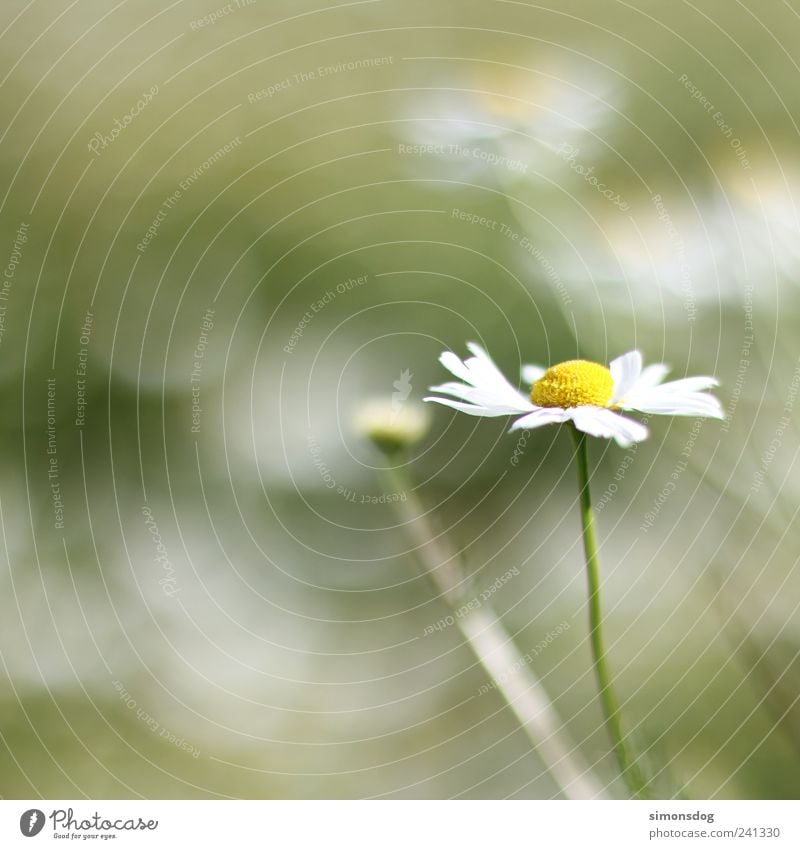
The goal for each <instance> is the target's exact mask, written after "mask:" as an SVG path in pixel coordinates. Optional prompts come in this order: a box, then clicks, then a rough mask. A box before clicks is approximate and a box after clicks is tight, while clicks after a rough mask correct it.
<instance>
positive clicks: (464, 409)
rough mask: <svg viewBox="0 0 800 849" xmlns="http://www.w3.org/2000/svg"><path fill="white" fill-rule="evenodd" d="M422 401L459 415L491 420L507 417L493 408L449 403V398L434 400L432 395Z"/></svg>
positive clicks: (459, 402) (504, 413)
mask: <svg viewBox="0 0 800 849" xmlns="http://www.w3.org/2000/svg"><path fill="white" fill-rule="evenodd" d="M422 400H423V401H435V402H436V403H437V404H442V405H443V406H445V407H452V408H453V409H454V410H458V411H459V412H461V413H466V414H467V415H469V416H486V417H488V418H491V417H492V416H507V415H509V413H507V412H506V411H505V410H498V409H497V408H495V407H476V406H475V405H474V404H465V403H464V402H462V401H451V400H450V399H449V398H434V397H433V396H432V395H431V396H429V397H427V398H423V399H422Z"/></svg>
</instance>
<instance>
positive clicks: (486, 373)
mask: <svg viewBox="0 0 800 849" xmlns="http://www.w3.org/2000/svg"><path fill="white" fill-rule="evenodd" d="M467 348H469V350H470V351H471V352H472V353H473V354H474V356H473V357H469V358H468V359H466V360H464V365H465V366H466V367H467V368H468V369H469V372H470V377H471V379H470V382H471V383H472V385H473V386H477V387H479V388H481V389H487V390H491V391H492V392H494V393H496V394H497V395H498V396H503V397H505V399H506V401H508V402H516V401H518V400H519V398H520V397H522V398H524V397H525V396H524V395H521V394H520V391H519V390H518V389H517V388H516V387H514V386H512V385H511V384H510V383H509V382H508V380H506V376H505V375H504V374H503V372H501V371H500V369H499V368H498V367H497V366H496V365H495V364H494V361H493V360H492V358H491V357H490V356H489V355H488V354H487V353H486V351H484V350H483V348H481V346H480V345H478V344H476V343H475V342H467ZM526 400H527V399H526Z"/></svg>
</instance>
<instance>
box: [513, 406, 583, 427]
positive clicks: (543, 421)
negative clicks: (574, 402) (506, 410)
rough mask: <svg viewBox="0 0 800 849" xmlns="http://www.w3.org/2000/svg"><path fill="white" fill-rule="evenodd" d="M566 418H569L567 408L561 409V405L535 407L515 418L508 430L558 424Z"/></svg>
mask: <svg viewBox="0 0 800 849" xmlns="http://www.w3.org/2000/svg"><path fill="white" fill-rule="evenodd" d="M567 419H569V410H562V409H561V407H537V408H536V409H535V410H534V411H533V412H532V413H528V415H527V416H522V418H520V419H517V420H516V421H515V422H514V424H512V425H511V427H510V428H509V430H533V428H535V427H541V426H542V425H548V424H558V423H560V422H565V421H567Z"/></svg>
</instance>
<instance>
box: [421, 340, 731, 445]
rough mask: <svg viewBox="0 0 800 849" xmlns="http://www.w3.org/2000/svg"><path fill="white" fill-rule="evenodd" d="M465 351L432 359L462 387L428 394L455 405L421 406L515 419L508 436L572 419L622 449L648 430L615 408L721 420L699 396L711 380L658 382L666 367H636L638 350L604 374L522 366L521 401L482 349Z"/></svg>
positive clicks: (568, 365)
mask: <svg viewBox="0 0 800 849" xmlns="http://www.w3.org/2000/svg"><path fill="white" fill-rule="evenodd" d="M467 347H468V348H469V350H470V351H471V352H472V354H473V356H472V357H469V358H468V359H466V360H464V361H463V362H462V361H461V360H460V359H459V358H458V357H457V356H456V355H455V354H453V353H452V352H450V351H445V352H444V353H443V354H442V355H441V357H440V358H439V360H440V362H441V363H442V365H443V366H444V367H445V368H446V369H447V370H448V371H449V372H451V374H453V375H455V376H456V377H458V378H460V379H461V380H462V381H464V382H463V383H456V382H450V383H443V384H442V385H441V386H432V387H431V392H442V393H444V394H445V395H450V396H452V398H454V399H456V400H451V398H440V397H438V396H429V397H427V398H425V399H424V400H425V401H435V402H437V403H439V404H443V405H444V406H446V407H452V408H453V409H454V410H460V411H461V412H463V413H468V414H469V415H471V416H510V415H519V418H517V419H516V420H515V421H514V423H513V424H512V425H511V430H519V429H526V430H529V429H532V428H535V427H541V426H542V425H546V424H560V423H562V422H567V421H571V422H572V423H573V424H574V425H575V427H576V428H577V429H578V430H580V431H583V432H584V433H588V434H590V435H591V436H600V437H607V438H613V439H615V440H616V441H617V443H618V444H619V445H621V446H623V447H627V446H628V445H630V444H631V443H633V442H641V441H642V440H643V439H646V438H647V436H648V431H647V428H646V427H645V426H644V425H643V424H640V423H639V422H635V421H632V420H631V419H628V418H626V417H625V416H621V415H619V413H617V412H616V411H617V410H635V411H638V412H641V413H655V414H663V415H673V416H709V417H711V418H718V419H721V418H724V413H723V411H722V407H721V405H720V403H719V401H718V400H717V399H716V398H715V397H714V396H713V395H708V394H706V393H705V392H704V391H703V390H705V389H710V388H711V387H713V386H717V385H718V382H717V380H716V379H715V378H713V377H687V378H683V379H682V380H674V381H671V382H670V383H663V384H662V383H661V381H662V380H663V379H664V377H665V376H666V374H667V372H668V371H669V369H668V367H667V366H665V365H664V364H663V363H657V364H654V365H650V366H647V368H642V355H641V354H640V353H639V352H638V351H630V352H629V353H627V354H623V355H622V356H621V357H617V358H616V359H615V360H612V362H611V364H610V365H609V367H608V368H606V367H605V366H603V365H600V363H593V362H589V361H588V360H568V361H567V362H564V363H559V364H558V365H555V366H551V367H550V368H549V369H544V368H542V367H541V366H535V365H528V366H524V367H523V369H522V378H523V380H524V381H525V382H526V383H530V384H532V388H531V394H530V397H528V396H526V395H524V394H523V393H522V392H520V391H519V390H517V389H515V388H514V387H513V386H512V385H511V384H510V383H509V382H508V381H507V380H506V378H505V377H504V376H503V374H502V372H501V371H500V370H499V369H498V368H497V366H496V365H495V364H494V363H493V362H492V360H491V358H490V357H489V355H488V354H487V353H486V351H484V350H483V348H481V347H480V346H479V345H476V344H475V343H474V342H468V343H467Z"/></svg>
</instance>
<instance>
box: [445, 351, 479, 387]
mask: <svg viewBox="0 0 800 849" xmlns="http://www.w3.org/2000/svg"><path fill="white" fill-rule="evenodd" d="M439 362H440V363H441V364H442V365H443V366H444V367H445V368H446V369H447V370H448V371H449V372H450V374H452V375H454V376H455V377H459V378H461V380H466V381H467V382H468V383H472V380H471V378H470V373H469V369H468V368H467V367H466V366H465V365H464V363H462V362H461V360H459V358H458V357H457V356H456V355H455V354H454V353H453V352H452V351H445V352H444V353H443V354H441V355H440V356H439Z"/></svg>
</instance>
